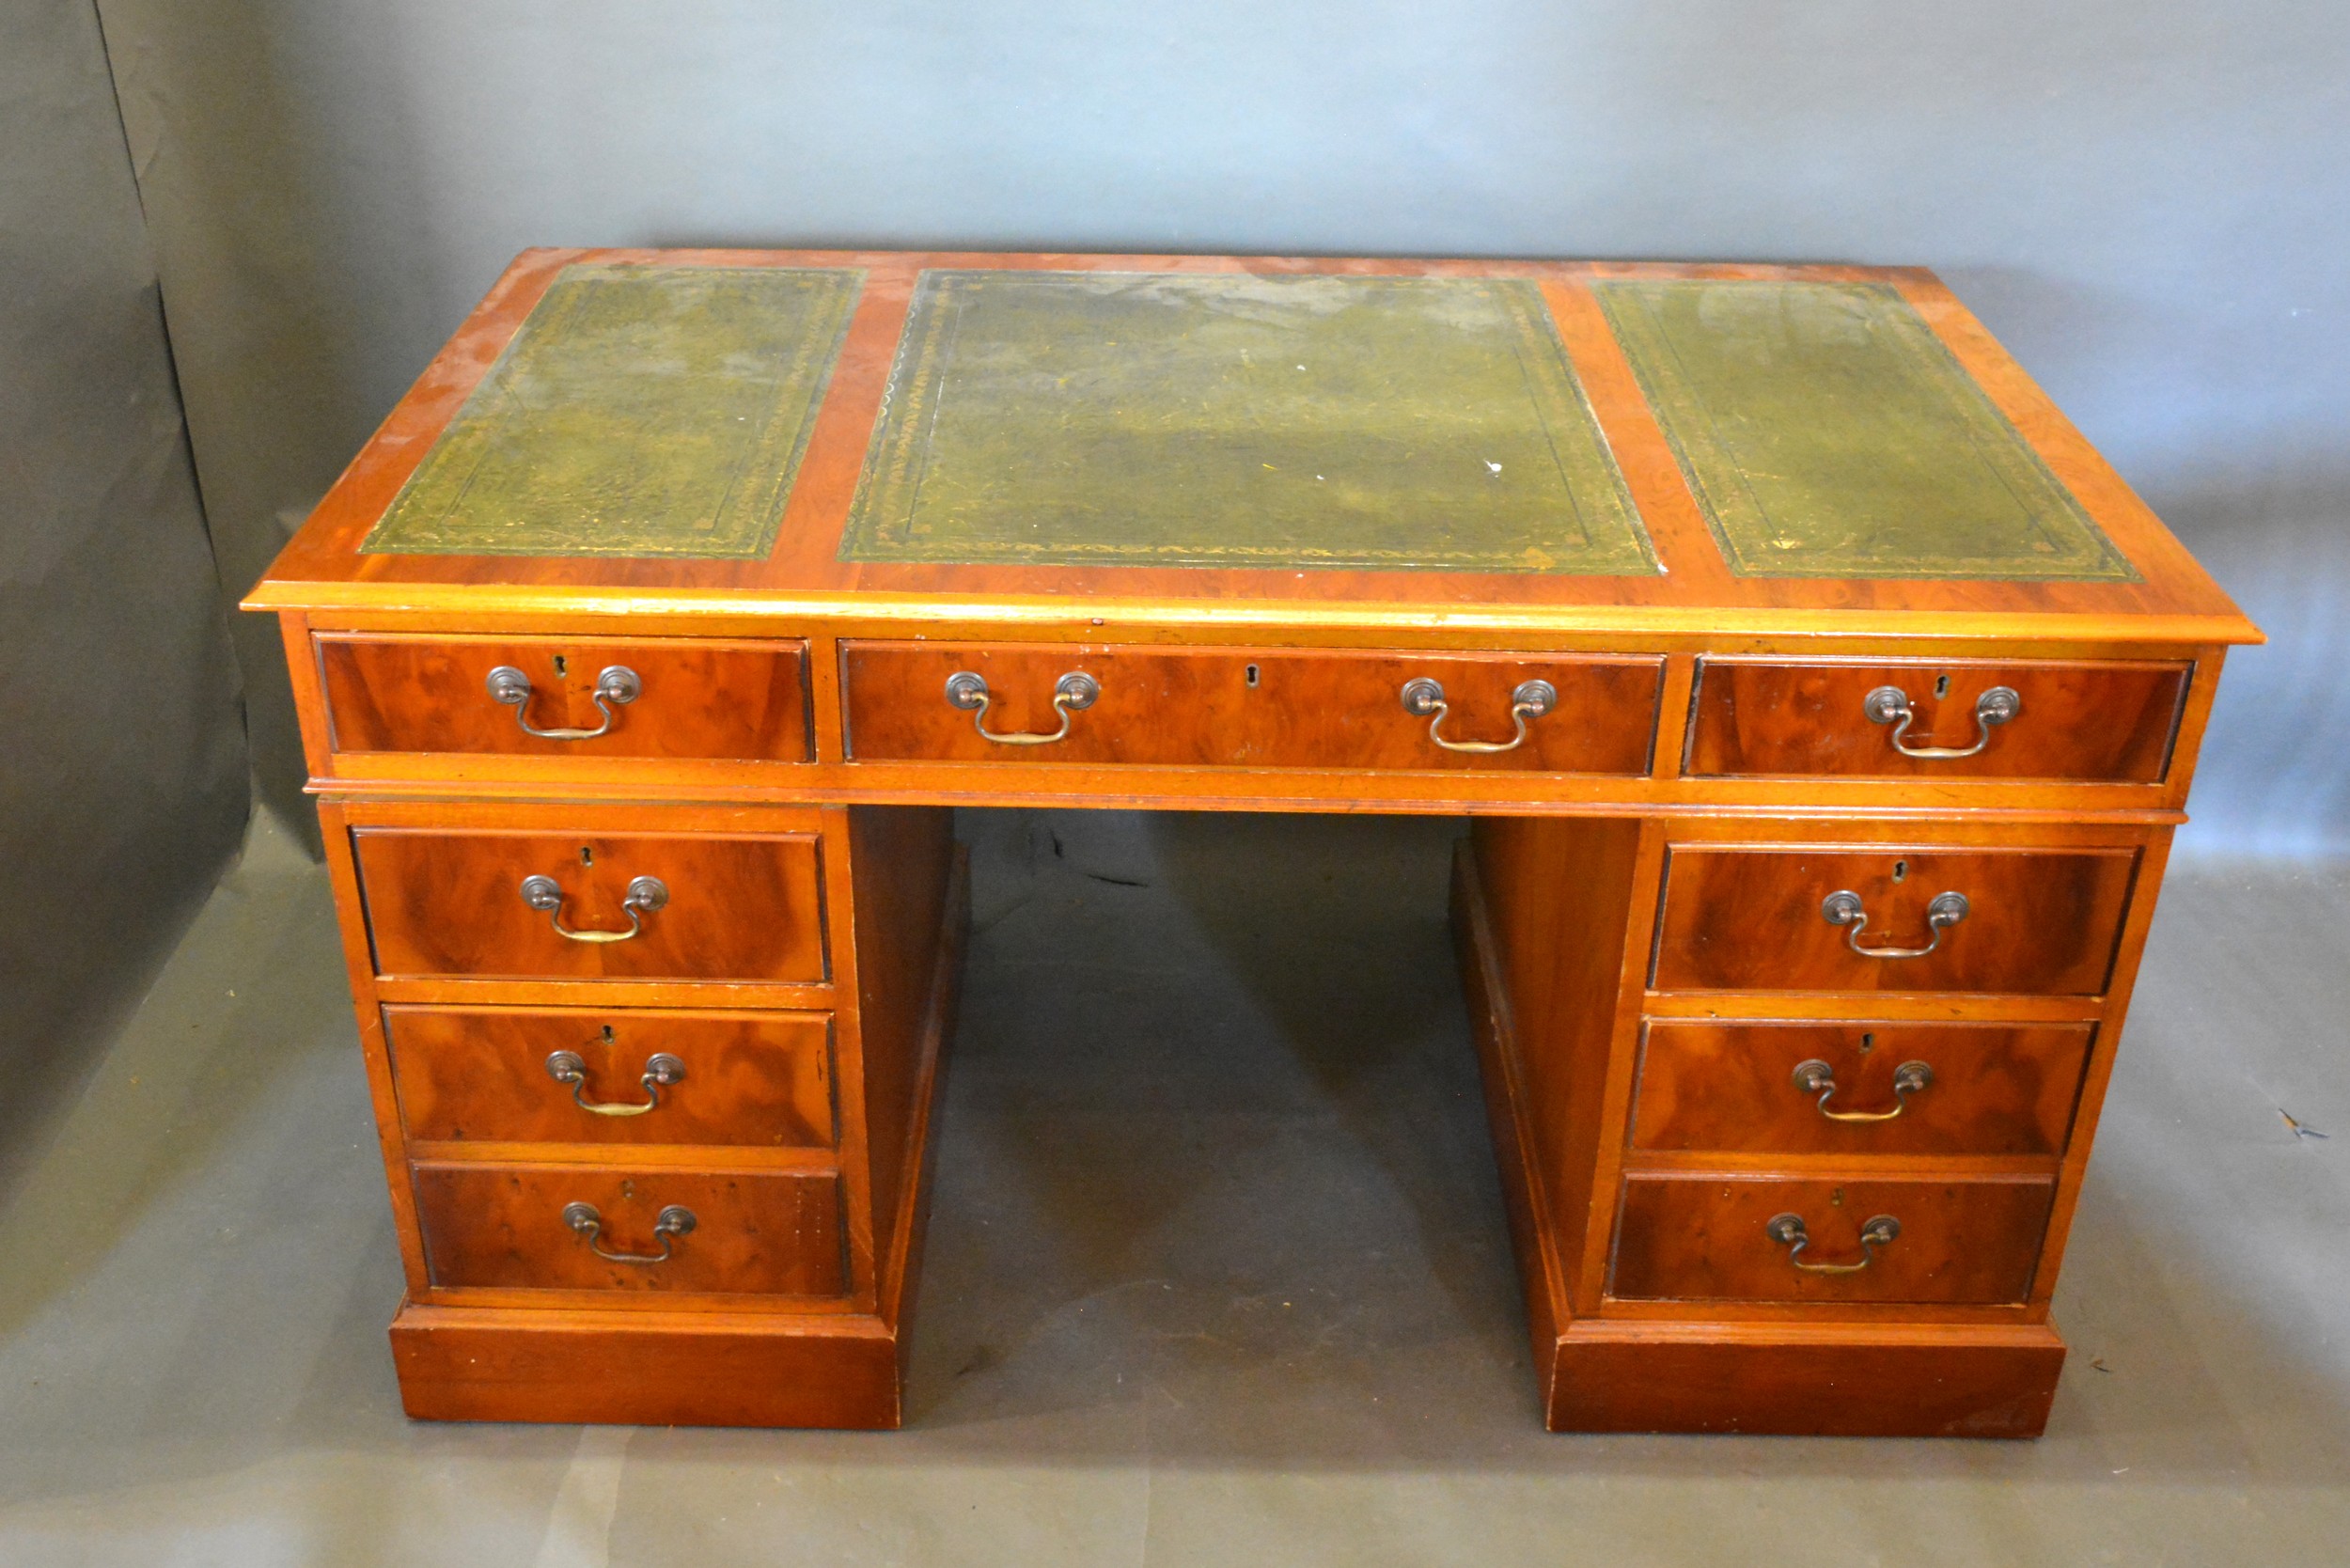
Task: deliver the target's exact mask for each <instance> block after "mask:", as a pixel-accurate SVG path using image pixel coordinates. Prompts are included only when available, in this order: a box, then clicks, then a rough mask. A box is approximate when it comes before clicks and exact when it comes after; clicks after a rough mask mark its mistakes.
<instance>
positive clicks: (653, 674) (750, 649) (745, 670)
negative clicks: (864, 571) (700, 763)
mask: <svg viewBox="0 0 2350 1568" xmlns="http://www.w3.org/2000/svg"><path fill="white" fill-rule="evenodd" d="M315 640H316V643H317V648H318V661H319V682H320V685H321V688H322V689H323V691H324V692H325V696H326V717H327V729H328V737H329V739H328V745H331V746H332V747H333V748H334V749H335V750H337V751H338V752H359V751H454V752H467V753H477V754H488V755H493V756H523V757H607V758H619V757H661V758H679V759H684V758H705V759H713V760H716V759H732V760H748V761H773V762H802V761H806V760H808V759H809V757H810V756H811V755H812V753H811V752H810V750H809V746H808V701H807V644H806V643H803V642H794V641H781V642H720V641H709V640H699V639H684V638H675V639H669V638H643V639H632V640H622V639H617V638H610V639H608V638H603V637H563V638H554V637H540V638H530V637H504V638H495V639H490V638H475V637H454V636H449V637H441V636H416V635H360V634H321V635H319V636H318V637H317V638H316V639H315ZM500 671H504V672H509V673H507V674H503V675H500V676H499V679H498V680H497V681H496V682H495V691H493V682H492V676H493V673H495V672H500ZM611 671H617V672H620V673H617V674H612V675H610V677H609V679H607V672H611ZM517 676H519V680H517V678H516V677H517ZM600 691H603V692H605V693H607V694H609V695H607V696H605V698H603V701H602V702H601V704H600V703H599V701H598V694H599V692H600ZM499 694H503V696H504V697H505V698H507V699H506V700H500V696H499ZM623 697H625V698H626V700H619V698H623ZM525 725H527V726H529V727H530V728H529V729H525ZM531 729H540V730H554V731H567V732H568V733H558V734H555V735H534V734H532V733H531V732H530V730H531ZM599 729H600V730H601V733H596V734H587V733H585V732H586V731H591V730H599Z"/></svg>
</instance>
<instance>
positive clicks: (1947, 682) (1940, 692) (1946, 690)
mask: <svg viewBox="0 0 2350 1568" xmlns="http://www.w3.org/2000/svg"><path fill="white" fill-rule="evenodd" d="M1934 695H1935V697H1936V698H1944V697H1948V696H1950V695H1951V678H1950V677H1949V676H1947V675H1945V676H1943V677H1942V678H1941V679H1940V680H1938V681H1936V682H1935V683H1934Z"/></svg>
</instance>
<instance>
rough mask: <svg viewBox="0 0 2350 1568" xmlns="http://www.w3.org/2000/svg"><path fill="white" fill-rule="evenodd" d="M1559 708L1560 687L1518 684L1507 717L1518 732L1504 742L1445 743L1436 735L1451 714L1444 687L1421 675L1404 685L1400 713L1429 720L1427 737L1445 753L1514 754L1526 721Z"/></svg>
mask: <svg viewBox="0 0 2350 1568" xmlns="http://www.w3.org/2000/svg"><path fill="white" fill-rule="evenodd" d="M1557 706H1559V688H1558V687H1556V686H1554V685H1552V684H1551V683H1550V682H1547V681H1521V682H1518V685H1517V689H1516V690H1515V691H1512V693H1511V694H1510V717H1511V719H1512V722H1514V723H1515V724H1516V725H1517V727H1518V732H1517V733H1516V734H1514V735H1512V736H1511V737H1510V738H1509V739H1508V740H1506V741H1448V740H1446V739H1445V738H1444V736H1443V735H1442V734H1440V733H1438V731H1439V730H1441V729H1443V728H1444V716H1445V714H1446V713H1449V712H1451V709H1450V706H1449V704H1448V703H1447V702H1446V701H1445V699H1444V687H1443V685H1442V684H1441V683H1440V682H1434V681H1431V680H1430V679H1429V678H1428V677H1427V676H1425V675H1422V676H1419V677H1417V678H1416V679H1414V680H1410V681H1406V682H1403V711H1404V712H1405V713H1409V714H1411V715H1412V716H1413V717H1414V718H1424V719H1426V720H1427V721H1428V738H1429V739H1430V740H1432V741H1434V742H1435V743H1436V744H1437V745H1440V746H1442V747H1444V748H1445V749H1446V750H1447V751H1515V750H1517V748H1518V747H1520V746H1522V745H1525V744H1526V736H1527V727H1526V721H1527V720H1528V719H1538V718H1541V717H1542V716H1543V714H1544V713H1549V712H1550V711H1551V710H1552V709H1553V708H1556V707H1557Z"/></svg>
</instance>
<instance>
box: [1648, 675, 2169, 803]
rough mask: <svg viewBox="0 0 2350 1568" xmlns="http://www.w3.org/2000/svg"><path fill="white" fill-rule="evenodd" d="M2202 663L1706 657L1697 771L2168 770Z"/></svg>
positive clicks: (1696, 707) (2099, 778)
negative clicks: (2192, 680) (2195, 674)
mask: <svg viewBox="0 0 2350 1568" xmlns="http://www.w3.org/2000/svg"><path fill="white" fill-rule="evenodd" d="M2192 671H2193V666H2190V665H2188V664H2186V663H2184V662H2174V663H2159V664H2157V663H2127V662H2121V661H2115V662H2109V663H2102V664H2087V663H2078V664H2076V663H2037V664H2007V663H1985V662H1981V661H1973V660H1954V661H1951V662H1948V663H1943V664H1929V663H1890V662H1878V661H1874V660H1845V661H1826V660H1809V659H1760V658H1756V659H1748V658H1734V659H1732V658H1706V659H1701V660H1700V661H1699V662H1698V670H1697V687H1696V692H1695V695H1694V698H1693V699H1692V705H1691V712H1690V724H1689V739H1688V746H1687V752H1686V755H1685V757H1684V761H1683V771H1684V772H1685V773H1688V774H1690V775H1693V776H1716V777H1720V776H1758V775H1796V776H1812V777H1842V778H1916V779H1921V780H1922V779H1941V778H1948V779H2014V780H2023V779H2040V780H2059V781H2069V782H2076V783H2097V784H2157V783H2160V782H2161V781H2162V779H2163V777H2164V776H2165V774H2166V773H2167V772H2168V771H2169V768H2170V748H2171V743H2172V741H2173V739H2174V738H2175V736H2176V734H2177V731H2178V726H2179V714H2180V711H2181V709H2182V707H2183V706H2184V704H2185V701H2186V688H2187V681H2188V678H2189V676H2190V675H2191V673H2192Z"/></svg>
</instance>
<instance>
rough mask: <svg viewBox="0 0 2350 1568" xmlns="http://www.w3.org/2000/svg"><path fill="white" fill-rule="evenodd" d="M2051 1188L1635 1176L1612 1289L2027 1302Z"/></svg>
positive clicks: (1629, 1182)
mask: <svg viewBox="0 0 2350 1568" xmlns="http://www.w3.org/2000/svg"><path fill="white" fill-rule="evenodd" d="M2055 1192H2056V1187H2055V1184H2054V1183H2053V1182H2050V1181H2048V1180H2046V1179H2045V1178H2039V1177H2017V1178H2005V1179H1991V1180H1982V1181H1946V1180H1937V1179H1932V1178H1927V1179H1917V1180H1902V1179H1899V1178H1870V1179H1868V1180H1864V1181H1842V1182H1838V1181H1817V1180H1789V1179H1786V1178H1782V1177H1775V1176H1763V1177H1743V1176H1680V1175H1670V1176H1667V1175H1649V1176H1633V1177H1629V1178H1627V1179H1626V1180H1625V1182H1624V1184H1623V1212H1622V1215H1621V1216H1620V1217H1619V1220H1618V1231H1617V1236H1616V1261H1615V1270H1614V1274H1613V1279H1612V1283H1611V1285H1610V1287H1609V1294H1612V1295H1615V1296H1618V1297H1622V1298H1626V1299H1649V1300H1654V1299H1674V1300H1684V1301H1709V1300H1710V1301H1814V1302H1826V1301H1919V1302H1952V1303H1972V1304H1983V1303H1990V1302H2000V1301H2021V1300H2023V1299H2024V1298H2025V1297H2026V1296H2027V1295H2029V1294H2030V1292H2031V1279H2032V1271H2033V1268H2034V1267H2035V1265H2036V1264H2037V1262H2038V1260H2039V1257H2040V1243H2041V1240H2042V1238H2043V1237H2044V1236H2045V1233H2046V1231H2047V1228H2048V1205H2049V1202H2050V1200H2052V1199H2053V1198H2054V1196H2055Z"/></svg>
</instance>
